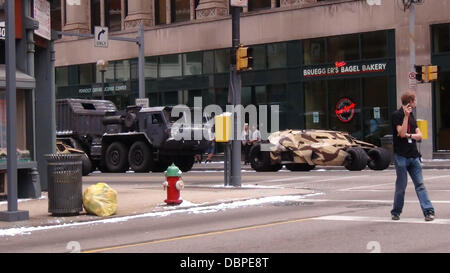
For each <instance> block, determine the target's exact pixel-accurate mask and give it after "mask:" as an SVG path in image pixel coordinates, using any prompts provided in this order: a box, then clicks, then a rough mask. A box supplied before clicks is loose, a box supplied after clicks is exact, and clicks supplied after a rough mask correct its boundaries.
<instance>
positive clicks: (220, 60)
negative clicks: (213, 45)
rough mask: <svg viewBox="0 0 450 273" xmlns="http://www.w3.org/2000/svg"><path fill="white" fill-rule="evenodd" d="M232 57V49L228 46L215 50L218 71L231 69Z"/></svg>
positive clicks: (222, 71)
mask: <svg viewBox="0 0 450 273" xmlns="http://www.w3.org/2000/svg"><path fill="white" fill-rule="evenodd" d="M230 58H231V57H230V49H228V48H227V49H220V50H216V51H214V60H215V66H216V73H225V72H228V71H230Z"/></svg>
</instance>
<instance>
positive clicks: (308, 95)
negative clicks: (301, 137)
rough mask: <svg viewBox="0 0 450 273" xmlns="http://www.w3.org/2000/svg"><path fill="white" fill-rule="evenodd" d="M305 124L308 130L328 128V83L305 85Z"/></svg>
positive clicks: (308, 83) (319, 82)
mask: <svg viewBox="0 0 450 273" xmlns="http://www.w3.org/2000/svg"><path fill="white" fill-rule="evenodd" d="M305 124H306V129H325V128H327V127H328V116H327V89H326V81H310V82H306V83H305Z"/></svg>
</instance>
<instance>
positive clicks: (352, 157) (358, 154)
mask: <svg viewBox="0 0 450 273" xmlns="http://www.w3.org/2000/svg"><path fill="white" fill-rule="evenodd" d="M347 153H348V154H349V158H348V159H347V162H346V164H345V168H347V170H349V171H361V170H364V168H366V166H367V160H368V156H367V154H366V152H365V151H364V149H362V148H359V147H352V148H350V149H348V150H347Z"/></svg>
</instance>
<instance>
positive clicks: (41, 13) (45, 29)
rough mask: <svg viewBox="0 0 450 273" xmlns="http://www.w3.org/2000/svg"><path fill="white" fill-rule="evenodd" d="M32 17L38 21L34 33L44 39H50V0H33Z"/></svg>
mask: <svg viewBox="0 0 450 273" xmlns="http://www.w3.org/2000/svg"><path fill="white" fill-rule="evenodd" d="M33 6H34V9H33V10H34V19H35V20H36V21H38V22H39V28H38V29H37V30H35V31H34V33H35V34H36V35H38V36H40V37H42V38H44V39H47V40H51V22H50V20H51V14H50V2H48V1H47V0H34V5H33Z"/></svg>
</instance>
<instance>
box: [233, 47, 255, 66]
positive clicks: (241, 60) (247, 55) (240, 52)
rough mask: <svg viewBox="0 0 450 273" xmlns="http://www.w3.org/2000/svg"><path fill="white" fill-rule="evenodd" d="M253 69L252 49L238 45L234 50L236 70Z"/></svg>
mask: <svg viewBox="0 0 450 273" xmlns="http://www.w3.org/2000/svg"><path fill="white" fill-rule="evenodd" d="M252 69H253V49H252V48H249V47H245V46H243V45H240V46H239V47H238V49H237V51H236V70H237V71H246V70H252Z"/></svg>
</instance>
